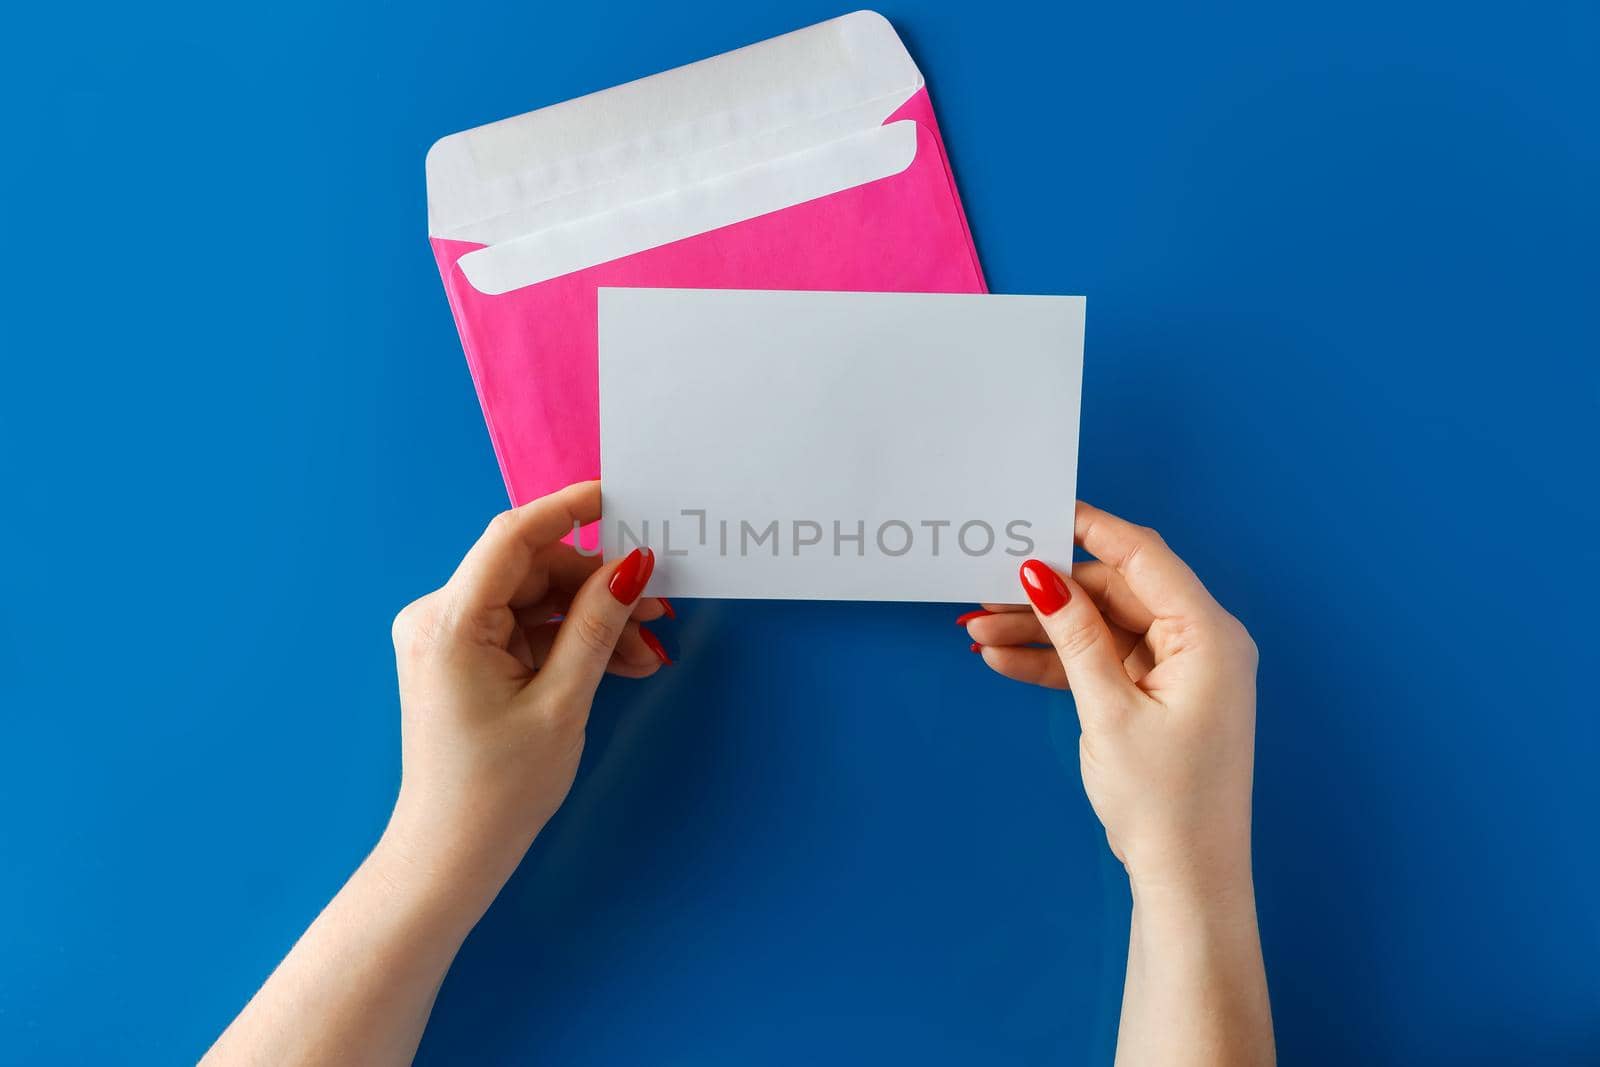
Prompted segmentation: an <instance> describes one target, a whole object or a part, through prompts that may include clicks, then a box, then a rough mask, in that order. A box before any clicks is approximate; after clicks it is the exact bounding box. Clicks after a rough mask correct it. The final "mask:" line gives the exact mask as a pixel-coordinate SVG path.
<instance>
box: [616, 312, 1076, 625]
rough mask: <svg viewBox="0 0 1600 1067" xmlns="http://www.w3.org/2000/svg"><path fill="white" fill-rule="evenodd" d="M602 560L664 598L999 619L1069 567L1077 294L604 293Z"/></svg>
mask: <svg viewBox="0 0 1600 1067" xmlns="http://www.w3.org/2000/svg"><path fill="white" fill-rule="evenodd" d="M599 310H600V434H601V491H602V494H603V515H604V517H603V519H602V522H601V531H600V533H601V537H602V538H603V546H602V547H603V549H604V551H605V552H606V554H607V555H613V554H615V553H617V552H620V551H625V550H627V549H628V548H630V547H632V545H633V544H634V543H636V542H643V543H646V544H649V545H650V546H651V547H652V548H654V549H655V550H656V552H657V553H658V559H657V565H656V570H655V576H654V578H653V579H652V581H651V585H650V588H649V590H648V592H649V593H650V594H652V595H660V596H690V597H694V596H705V597H781V598H803V599H838V600H932V601H960V602H981V601H991V602H992V601H1000V602H1006V603H1009V602H1013V601H1017V600H1019V599H1020V596H1021V593H1020V588H1019V586H1018V583H1017V568H1018V566H1019V565H1020V564H1021V562H1022V560H1024V559H1026V558H1028V557H1030V556H1032V557H1036V558H1039V559H1043V560H1045V561H1046V562H1048V563H1051V564H1052V565H1054V566H1057V567H1060V568H1062V569H1066V568H1068V567H1070V565H1071V561H1072V526H1073V511H1074V496H1075V490H1076V472H1077V454H1078V405H1079V394H1080V391H1081V386H1082V377H1083V323H1084V300H1083V298H1082V297H1054V296H978V295H935V294H902V293H839V292H810V293H807V292H773V291H764V292H753V291H739V290H720V291H719V290H688V289H612V288H605V289H601V290H600V294H599Z"/></svg>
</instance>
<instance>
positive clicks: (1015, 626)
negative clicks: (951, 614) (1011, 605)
mask: <svg viewBox="0 0 1600 1067" xmlns="http://www.w3.org/2000/svg"><path fill="white" fill-rule="evenodd" d="M967 636H968V637H970V638H972V639H973V640H974V641H976V642H978V644H980V645H1031V644H1045V645H1047V644H1049V643H1050V639H1049V638H1047V637H1045V635H1044V627H1043V626H1041V625H1039V617H1038V616H1037V615H1035V614H1034V613H1033V611H1032V609H1030V610H1029V611H1028V612H1027V613H1026V614H1024V613H1023V612H1020V611H1006V612H1000V613H997V614H994V615H981V616H979V617H978V618H976V619H971V620H969V621H968V622H967Z"/></svg>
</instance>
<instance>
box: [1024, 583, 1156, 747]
mask: <svg viewBox="0 0 1600 1067" xmlns="http://www.w3.org/2000/svg"><path fill="white" fill-rule="evenodd" d="M1021 578H1022V589H1023V591H1024V592H1025V593H1027V594H1028V600H1029V602H1031V603H1032V604H1033V610H1034V613H1035V614H1036V615H1038V616H1039V623H1040V625H1041V626H1043V627H1044V632H1045V636H1046V637H1048V638H1049V639H1050V643H1051V644H1052V645H1054V646H1055V649H1056V655H1058V656H1060V657H1061V666H1062V667H1064V668H1065V669H1066V672H1067V684H1068V685H1070V686H1071V687H1072V693H1073V696H1074V698H1075V699H1076V701H1077V704H1078V716H1079V718H1082V717H1083V716H1084V714H1085V713H1102V714H1103V713H1106V712H1110V711H1111V710H1113V709H1115V708H1117V707H1121V706H1125V705H1126V704H1127V703H1128V698H1129V697H1130V696H1132V695H1134V694H1136V693H1137V692H1138V690H1137V689H1135V687H1134V684H1133V682H1132V681H1131V680H1130V679H1129V678H1128V672H1127V669H1126V668H1124V667H1123V665H1122V658H1121V657H1120V656H1118V655H1117V649H1116V642H1114V641H1113V640H1112V638H1111V631H1110V630H1108V629H1107V628H1106V621H1105V619H1103V618H1101V617H1100V609H1099V608H1097V607H1095V603H1094V600H1093V599H1091V598H1090V596H1089V594H1088V593H1086V592H1084V590H1083V587H1082V586H1081V585H1079V584H1078V583H1077V582H1075V581H1073V580H1072V579H1071V578H1067V577H1064V576H1063V575H1061V574H1058V573H1057V572H1056V571H1054V570H1052V569H1051V568H1050V566H1049V565H1048V564H1045V563H1041V562H1040V561H1039V560H1036V559H1030V560H1028V561H1027V562H1026V563H1024V564H1023V565H1022V571H1021Z"/></svg>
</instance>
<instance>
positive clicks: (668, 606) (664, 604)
mask: <svg viewBox="0 0 1600 1067" xmlns="http://www.w3.org/2000/svg"><path fill="white" fill-rule="evenodd" d="M656 599H657V600H659V601H661V610H662V611H664V612H666V613H667V618H669V619H676V618H677V617H678V613H677V612H676V611H675V610H673V607H672V601H670V600H668V599H667V598H666V597H664V596H663V597H657V598H656Z"/></svg>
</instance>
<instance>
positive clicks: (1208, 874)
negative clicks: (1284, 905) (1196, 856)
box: [1128, 858, 1256, 923]
mask: <svg viewBox="0 0 1600 1067" xmlns="http://www.w3.org/2000/svg"><path fill="white" fill-rule="evenodd" d="M1128 888H1129V891H1130V892H1131V894H1132V896H1133V906H1134V911H1135V912H1136V913H1138V914H1142V915H1145V916H1149V917H1152V918H1156V919H1163V920H1165V919H1172V920H1177V921H1184V920H1192V919H1196V918H1208V919H1219V920H1230V919H1236V918H1239V917H1243V916H1248V917H1249V919H1250V921H1251V922H1252V923H1253V922H1254V921H1255V912H1256V893H1255V882H1254V880H1253V879H1252V877H1251V874H1250V861H1249V859H1248V858H1246V859H1245V860H1243V861H1242V862H1241V863H1238V864H1231V865H1228V866H1226V867H1223V868H1220V869H1216V870H1196V869H1188V870H1180V871H1176V872H1174V871H1162V872H1136V871H1134V870H1132V869H1130V870H1129V871H1128Z"/></svg>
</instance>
